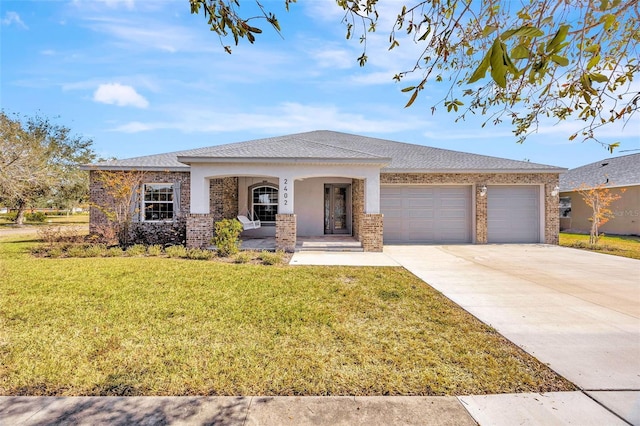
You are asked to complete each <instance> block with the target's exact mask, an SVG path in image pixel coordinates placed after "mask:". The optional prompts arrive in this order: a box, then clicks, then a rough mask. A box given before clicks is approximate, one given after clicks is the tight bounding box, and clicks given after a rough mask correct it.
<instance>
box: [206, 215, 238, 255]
mask: <svg viewBox="0 0 640 426" xmlns="http://www.w3.org/2000/svg"><path fill="white" fill-rule="evenodd" d="M214 232H215V237H213V244H215V246H216V247H217V248H218V256H222V257H227V256H233V255H234V254H236V253H238V251H239V250H240V238H239V237H240V233H241V232H242V224H241V223H240V222H239V221H238V220H236V219H223V220H221V221H219V222H216V225H215V231H214Z"/></svg>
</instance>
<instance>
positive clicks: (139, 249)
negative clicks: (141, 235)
mask: <svg viewBox="0 0 640 426" xmlns="http://www.w3.org/2000/svg"><path fill="white" fill-rule="evenodd" d="M146 252H147V248H146V247H145V246H143V245H142V244H134V245H132V246H131V247H129V248H128V249H127V255H128V256H142V255H143V254H145V253H146Z"/></svg>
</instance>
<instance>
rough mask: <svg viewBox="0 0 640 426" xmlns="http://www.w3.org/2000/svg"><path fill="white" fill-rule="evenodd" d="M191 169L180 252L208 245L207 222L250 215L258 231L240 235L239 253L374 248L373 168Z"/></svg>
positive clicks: (377, 240) (378, 228)
mask: <svg viewBox="0 0 640 426" xmlns="http://www.w3.org/2000/svg"><path fill="white" fill-rule="evenodd" d="M191 167H192V170H191V182H190V195H191V203H190V204H191V205H190V213H189V214H188V216H187V246H188V247H206V246H208V245H209V244H210V241H211V238H212V237H213V229H214V223H215V222H217V221H219V220H222V219H231V218H235V217H237V216H238V215H248V214H249V213H254V214H256V215H257V217H258V218H259V219H260V222H261V226H260V227H259V229H250V230H249V229H247V230H245V232H243V235H242V236H241V239H243V240H245V241H246V242H245V243H244V245H243V248H245V247H246V248H248V249H277V250H284V251H287V252H294V251H299V250H323V251H345V250H346V251H353V250H358V251H382V215H381V214H380V212H379V209H380V202H379V199H380V186H379V166H377V165H376V166H372V165H366V166H365V165H359V167H358V166H354V165H349V166H348V167H346V166H345V165H342V164H341V165H336V164H332V165H326V164H325V165H322V166H321V165H318V164H313V165H310V164H307V165H305V166H304V167H301V166H300V165H295V166H294V165H279V166H278V167H274V166H272V165H264V164H259V165H258V164H244V165H239V164H237V165H236V164H233V165H231V164H224V165H215V167H214V165H212V164H207V165H204V164H203V165H200V164H191ZM240 171H242V172H244V173H242V174H240V173H238V174H232V173H233V172H240ZM252 220H253V219H252Z"/></svg>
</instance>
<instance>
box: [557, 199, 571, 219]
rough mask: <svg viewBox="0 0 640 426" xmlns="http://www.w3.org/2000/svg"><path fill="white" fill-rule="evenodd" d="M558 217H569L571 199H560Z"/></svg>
mask: <svg viewBox="0 0 640 426" xmlns="http://www.w3.org/2000/svg"><path fill="white" fill-rule="evenodd" d="M559 207H560V217H561V218H563V217H571V197H560V203H559Z"/></svg>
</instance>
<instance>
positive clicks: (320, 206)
mask: <svg viewBox="0 0 640 426" xmlns="http://www.w3.org/2000/svg"><path fill="white" fill-rule="evenodd" d="M265 181H266V182H269V183H272V184H275V185H276V186H277V185H278V179H277V178H269V177H240V178H238V205H239V210H240V211H241V212H242V211H244V210H245V209H246V208H247V206H248V205H249V187H251V186H252V185H255V184H257V183H261V182H265ZM326 183H334V184H340V183H342V184H350V183H351V179H348V178H338V177H321V178H309V179H303V180H296V181H295V182H294V186H293V190H294V200H295V201H294V202H295V204H294V209H295V214H296V217H297V224H296V226H297V235H298V236H300V237H313V236H318V235H324V185H325V184H326ZM243 236H245V237H259V236H260V237H263V236H275V226H262V227H261V228H259V229H255V230H250V231H245V232H244V233H243Z"/></svg>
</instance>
